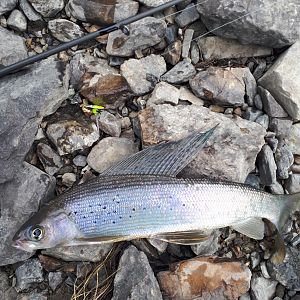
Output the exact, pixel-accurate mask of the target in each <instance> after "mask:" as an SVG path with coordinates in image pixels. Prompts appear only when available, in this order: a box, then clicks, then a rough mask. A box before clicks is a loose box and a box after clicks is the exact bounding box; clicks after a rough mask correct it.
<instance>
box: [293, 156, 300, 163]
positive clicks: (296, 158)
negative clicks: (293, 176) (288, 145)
mask: <svg viewBox="0 0 300 300" xmlns="http://www.w3.org/2000/svg"><path fill="white" fill-rule="evenodd" d="M294 161H295V164H297V165H300V155H294Z"/></svg>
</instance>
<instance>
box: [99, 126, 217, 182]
mask: <svg viewBox="0 0 300 300" xmlns="http://www.w3.org/2000/svg"><path fill="white" fill-rule="evenodd" d="M217 126H218V125H217ZM217 126H215V127H213V128H211V129H209V130H208V131H206V132H204V133H199V132H197V133H193V134H191V135H189V136H187V137H185V138H183V139H181V140H178V141H174V142H167V143H163V144H159V145H156V146H152V147H148V148H146V149H144V150H142V151H140V152H138V153H136V154H134V155H132V156H130V157H127V158H125V159H124V160H122V161H120V162H119V163H117V164H116V165H115V166H112V167H111V168H109V169H107V170H106V171H104V172H103V173H101V175H104V176H108V175H110V176H111V175H164V176H171V177H175V176H176V175H177V174H178V173H179V172H180V171H181V170H182V169H183V168H184V167H185V166H186V165H187V164H189V163H190V162H191V161H192V160H193V159H194V158H195V157H196V155H197V154H198V153H199V151H200V150H201V149H202V148H203V147H204V145H205V143H206V141H207V140H208V139H209V138H210V136H211V135H212V134H213V132H214V130H215V129H216V127H217Z"/></svg>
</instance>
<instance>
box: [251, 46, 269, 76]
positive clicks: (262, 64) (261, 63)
mask: <svg viewBox="0 0 300 300" xmlns="http://www.w3.org/2000/svg"><path fill="white" fill-rule="evenodd" d="M270 52H272V49H270ZM270 55H271V53H270ZM256 62H258V66H257V67H256V68H255V70H254V72H253V76H254V78H255V79H256V80H258V79H259V78H260V77H261V76H262V75H263V74H264V72H265V69H266V67H267V62H266V60H265V59H257V60H256Z"/></svg>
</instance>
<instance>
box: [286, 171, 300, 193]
mask: <svg viewBox="0 0 300 300" xmlns="http://www.w3.org/2000/svg"><path fill="white" fill-rule="evenodd" d="M284 188H285V189H286V190H287V191H288V192H289V194H296V193H299V192H300V174H290V175H289V178H288V179H287V180H286V181H285V183H284Z"/></svg>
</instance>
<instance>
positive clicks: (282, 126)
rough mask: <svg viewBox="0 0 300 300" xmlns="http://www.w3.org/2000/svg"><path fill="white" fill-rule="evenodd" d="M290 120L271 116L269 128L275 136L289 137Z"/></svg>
mask: <svg viewBox="0 0 300 300" xmlns="http://www.w3.org/2000/svg"><path fill="white" fill-rule="evenodd" d="M292 124H293V122H292V120H289V119H279V118H272V119H271V121H270V123H269V129H270V130H271V131H273V132H275V133H276V136H280V137H289V136H290V134H291V130H292Z"/></svg>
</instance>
